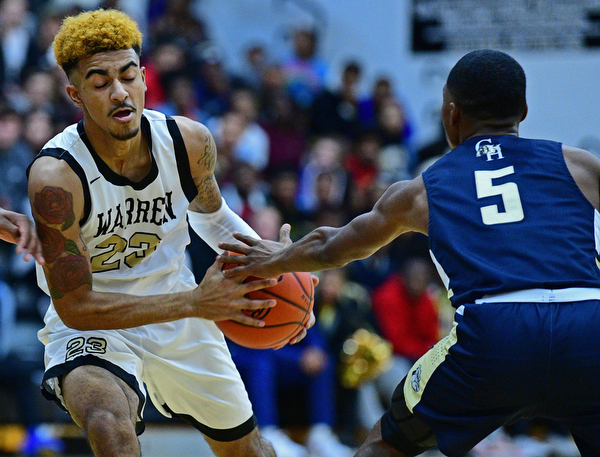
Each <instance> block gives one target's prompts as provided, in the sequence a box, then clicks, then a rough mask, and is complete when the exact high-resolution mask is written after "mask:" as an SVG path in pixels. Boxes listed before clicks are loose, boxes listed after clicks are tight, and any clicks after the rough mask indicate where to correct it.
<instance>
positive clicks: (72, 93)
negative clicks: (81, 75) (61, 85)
mask: <svg viewBox="0 0 600 457" xmlns="http://www.w3.org/2000/svg"><path fill="white" fill-rule="evenodd" d="M66 90H67V95H68V96H69V98H70V99H71V100H72V101H73V103H74V104H75V106H77V107H79V108H83V101H82V100H81V95H80V94H79V90H78V89H77V88H76V87H75V86H74V85H72V84H69V85H68V86H67V87H66Z"/></svg>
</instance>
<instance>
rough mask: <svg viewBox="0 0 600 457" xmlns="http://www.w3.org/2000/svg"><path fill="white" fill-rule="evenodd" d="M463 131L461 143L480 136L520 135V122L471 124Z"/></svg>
mask: <svg viewBox="0 0 600 457" xmlns="http://www.w3.org/2000/svg"><path fill="white" fill-rule="evenodd" d="M461 133H462V135H461V143H462V142H464V141H466V140H469V139H471V138H477V137H480V136H519V124H518V123H514V122H512V123H508V124H493V123H480V124H475V125H472V126H470V128H468V129H465V131H464V132H461Z"/></svg>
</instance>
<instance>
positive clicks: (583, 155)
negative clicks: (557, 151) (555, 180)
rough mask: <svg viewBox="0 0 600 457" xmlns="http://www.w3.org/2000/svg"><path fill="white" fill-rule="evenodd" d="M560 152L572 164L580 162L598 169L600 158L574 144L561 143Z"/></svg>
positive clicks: (599, 167)
mask: <svg viewBox="0 0 600 457" xmlns="http://www.w3.org/2000/svg"><path fill="white" fill-rule="evenodd" d="M562 152H563V155H564V157H565V160H566V161H567V164H569V162H571V163H573V164H581V165H584V166H587V167H590V168H592V169H600V158H599V157H598V156H596V155H595V154H592V153H591V152H589V151H586V150H585V149H581V148H576V147H574V146H567V145H564V144H563V145H562Z"/></svg>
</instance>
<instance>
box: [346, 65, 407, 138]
mask: <svg viewBox="0 0 600 457" xmlns="http://www.w3.org/2000/svg"><path fill="white" fill-rule="evenodd" d="M389 100H393V101H395V102H396V103H398V104H400V105H402V104H401V103H400V100H399V99H398V96H397V95H396V94H395V92H394V88H393V86H392V82H391V80H390V79H389V78H387V77H385V76H382V77H379V78H377V79H376V80H375V83H374V84H373V90H372V92H371V94H370V95H368V96H367V97H363V98H362V99H361V100H360V102H359V104H358V107H359V117H360V123H361V126H362V128H364V129H374V128H377V126H378V125H379V120H378V118H379V114H380V112H381V111H382V109H383V106H384V105H385V103H386V102H387V101H389ZM411 133H412V128H411V125H410V122H409V120H408V119H405V120H404V130H403V136H404V137H406V138H408V137H410V136H411Z"/></svg>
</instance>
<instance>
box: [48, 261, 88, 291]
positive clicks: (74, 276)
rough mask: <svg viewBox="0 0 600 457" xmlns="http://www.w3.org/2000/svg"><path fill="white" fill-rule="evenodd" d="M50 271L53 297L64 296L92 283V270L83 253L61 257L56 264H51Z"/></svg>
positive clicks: (49, 279) (49, 278) (49, 280)
mask: <svg viewBox="0 0 600 457" xmlns="http://www.w3.org/2000/svg"><path fill="white" fill-rule="evenodd" d="M48 271H49V275H48V276H49V277H48V282H49V286H50V295H51V296H52V298H62V297H64V295H65V294H66V293H67V292H69V291H71V290H75V289H77V288H79V287H81V286H83V285H84V284H91V283H92V272H91V271H90V269H89V265H88V262H87V260H86V259H85V258H84V257H83V256H81V255H74V254H69V255H67V256H65V257H60V258H59V259H58V260H57V261H56V263H54V265H51V266H49V268H48Z"/></svg>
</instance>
